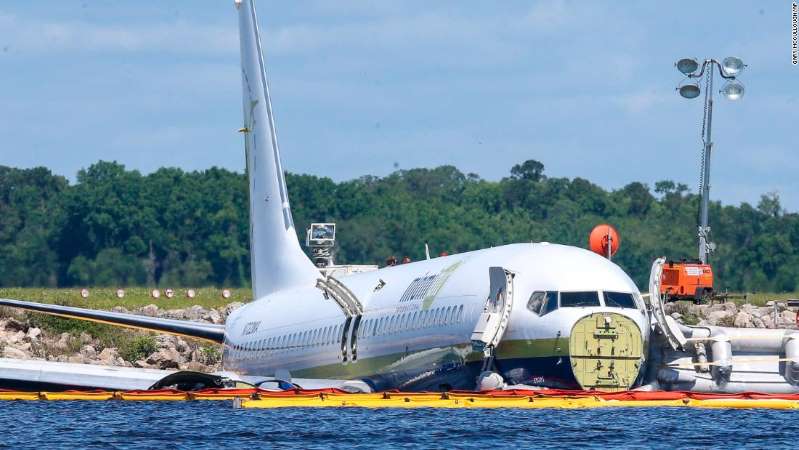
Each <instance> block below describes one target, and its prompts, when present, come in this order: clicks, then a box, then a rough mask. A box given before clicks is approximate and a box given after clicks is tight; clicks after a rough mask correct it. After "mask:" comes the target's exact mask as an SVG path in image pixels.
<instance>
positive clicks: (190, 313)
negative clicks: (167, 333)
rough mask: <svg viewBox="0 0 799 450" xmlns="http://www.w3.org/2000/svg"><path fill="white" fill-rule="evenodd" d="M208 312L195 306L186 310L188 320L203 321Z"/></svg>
mask: <svg viewBox="0 0 799 450" xmlns="http://www.w3.org/2000/svg"><path fill="white" fill-rule="evenodd" d="M207 312H208V310H206V309H205V308H203V307H202V306H200V305H194V306H192V307H191V308H189V309H187V310H186V319H188V320H195V321H196V320H201V319H202V318H203V315H205V314H206V313H207Z"/></svg>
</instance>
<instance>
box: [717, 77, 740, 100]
mask: <svg viewBox="0 0 799 450" xmlns="http://www.w3.org/2000/svg"><path fill="white" fill-rule="evenodd" d="M721 93H722V94H723V95H724V96H725V97H727V99H728V100H739V99H740V98H741V97H743V96H744V85H743V84H741V83H740V82H738V81H730V82H729V83H727V84H725V85H724V87H722V88H721Z"/></svg>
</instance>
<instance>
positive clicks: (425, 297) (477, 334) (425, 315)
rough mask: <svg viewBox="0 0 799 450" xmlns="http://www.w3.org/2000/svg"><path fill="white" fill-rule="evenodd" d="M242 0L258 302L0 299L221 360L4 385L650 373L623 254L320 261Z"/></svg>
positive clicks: (413, 386)
mask: <svg viewBox="0 0 799 450" xmlns="http://www.w3.org/2000/svg"><path fill="white" fill-rule="evenodd" d="M235 8H236V10H237V13H238V22H239V33H240V47H241V48H240V50H241V74H242V91H243V113H244V124H243V127H242V128H241V129H240V130H239V131H240V132H241V134H242V135H243V137H244V147H245V152H246V164H247V173H248V177H249V196H250V206H249V208H250V211H249V212H250V246H251V247H250V250H251V258H252V261H251V262H252V265H251V267H252V291H253V301H252V302H249V303H247V304H245V305H244V306H242V307H241V308H239V309H237V310H235V311H233V312H232V313H231V315H230V316H229V317H228V319H227V321H226V323H225V324H224V325H213V324H204V323H195V322H188V321H180V320H167V319H160V318H153V317H142V316H138V315H133V314H123V313H115V312H109V311H98V310H89V309H83V308H74V307H67V306H59V305H47V304H40V303H34V302H28V301H20V300H12V299H2V300H0V305H1V306H9V307H15V308H21V309H24V310H28V311H36V312H41V313H46V314H53V315H58V316H63V317H69V318H75V319H82V320H92V321H97V322H102V323H108V324H113V325H118V326H124V327H132V328H136V329H142V330H151V331H157V332H163V333H172V334H177V335H181V336H187V337H191V338H197V339H203V340H206V341H210V342H214V343H218V344H221V345H222V346H223V352H222V365H223V371H222V372H221V373H219V374H212V375H208V374H192V373H182V372H170V373H167V374H164V373H156V372H160V371H149V372H146V373H145V371H142V370H141V369H134V368H110V367H106V368H97V366H94V367H90V368H82V367H79V366H81V365H76V364H73V365H68V366H67V365H64V364H63V363H55V362H38V363H36V364H37V365H36V366H35V367H34V368H30V367H29V368H28V369H25V367H22V366H20V365H19V364H20V363H19V362H14V361H5V362H0V386H7V385H14V386H18V385H20V384H21V383H22V384H24V382H26V381H29V382H31V383H32V382H36V383H38V384H37V386H46V387H49V388H57V387H61V388H74V387H76V386H78V387H95V388H106V389H120V388H131V387H158V386H167V385H171V384H175V385H180V384H181V383H183V384H185V383H186V382H187V381H190V382H196V381H198V380H200V381H202V382H207V383H223V382H230V381H231V380H232V381H234V382H245V383H249V384H252V385H259V386H267V385H269V383H275V382H277V384H285V383H291V384H292V385H298V386H302V387H323V386H324V387H341V388H348V389H352V390H363V391H379V390H385V389H402V390H410V391H412V390H449V389H475V388H478V389H493V388H499V387H503V386H513V385H529V386H539V387H550V388H577V389H603V390H627V389H629V388H632V387H634V386H637V385H639V384H640V383H641V382H642V378H643V375H644V370H643V369H644V367H645V364H646V359H647V348H648V342H649V334H650V317H649V314H648V313H647V310H646V306H645V303H644V299H643V298H642V295H641V293H640V292H639V290H638V288H637V287H636V285H635V283H634V282H633V281H632V280H631V279H630V277H629V276H628V275H627V274H626V273H625V272H624V271H623V270H622V269H621V268H620V267H619V266H617V265H616V264H614V263H613V262H611V261H610V260H609V259H607V258H604V257H602V256H600V255H598V254H595V253H593V252H591V251H588V250H586V249H582V248H578V247H573V246H566V245H558V244H550V243H546V242H539V243H517V244H510V245H502V246H497V247H492V248H487V249H483V250H478V251H471V252H466V253H460V254H453V255H448V256H442V257H438V258H432V259H427V260H422V261H418V262H412V263H407V264H401V265H396V266H390V267H383V268H380V269H378V270H373V271H368V272H363V273H354V274H351V275H346V276H339V275H336V276H333V275H332V274H330V273H325V272H323V271H320V269H319V268H318V267H316V266H315V265H314V264H313V263H312V262H311V260H310V259H309V258H308V256H307V255H306V254H305V252H304V251H303V249H302V248H301V247H300V243H299V241H298V239H297V233H296V230H295V225H294V222H293V219H292V214H291V208H290V204H289V195H288V191H287V189H286V182H285V178H284V172H283V168H282V165H281V160H280V152H279V149H278V142H277V135H276V131H275V120H274V115H273V111H272V105H271V100H270V91H269V84H268V83H267V78H266V66H265V62H264V58H263V51H262V47H261V40H260V36H259V28H258V21H257V17H256V12H255V6H254V4H253V0H235ZM15 364H17V365H15ZM12 369H13V370H12ZM31 378H33V379H31ZM209 379H212V381H209Z"/></svg>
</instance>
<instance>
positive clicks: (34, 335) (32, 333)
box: [28, 327, 42, 341]
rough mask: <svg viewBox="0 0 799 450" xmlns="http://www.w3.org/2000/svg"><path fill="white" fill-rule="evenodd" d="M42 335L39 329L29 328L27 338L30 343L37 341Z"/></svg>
mask: <svg viewBox="0 0 799 450" xmlns="http://www.w3.org/2000/svg"><path fill="white" fill-rule="evenodd" d="M41 335H42V330H41V329H39V328H35V327H34V328H29V329H28V338H29V339H30V340H32V341H35V340H37V339H39V336H41Z"/></svg>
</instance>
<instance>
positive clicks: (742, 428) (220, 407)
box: [0, 401, 799, 450]
mask: <svg viewBox="0 0 799 450" xmlns="http://www.w3.org/2000/svg"><path fill="white" fill-rule="evenodd" d="M231 405H232V404H231V402H121V401H108V402H45V401H39V402H8V401H4V402H0V426H1V427H2V431H0V436H1V437H0V448H14V449H19V448H43V447H44V448H70V449H77V448H136V449H138V448H141V449H150V448H186V449H189V448H191V449H197V448H269V447H282V448H287V447H290V448H307V449H327V448H386V447H392V448H442V449H444V448H475V449H478V448H479V449H481V450H483V449H486V448H491V447H493V448H534V447H535V448H540V447H558V448H563V447H572V448H617V447H629V448H710V447H726V448H767V447H770V448H779V447H792V448H796V447H797V446H798V445H799V412H793V411H774V410H703V409H669V408H618V409H615V408H614V409H588V410H502V409H485V410H460V409H459V410H445V409H416V410H402V409H383V410H367V409H333V408H325V409H275V410H266V409H247V410H244V409H233V408H232V406H231Z"/></svg>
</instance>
